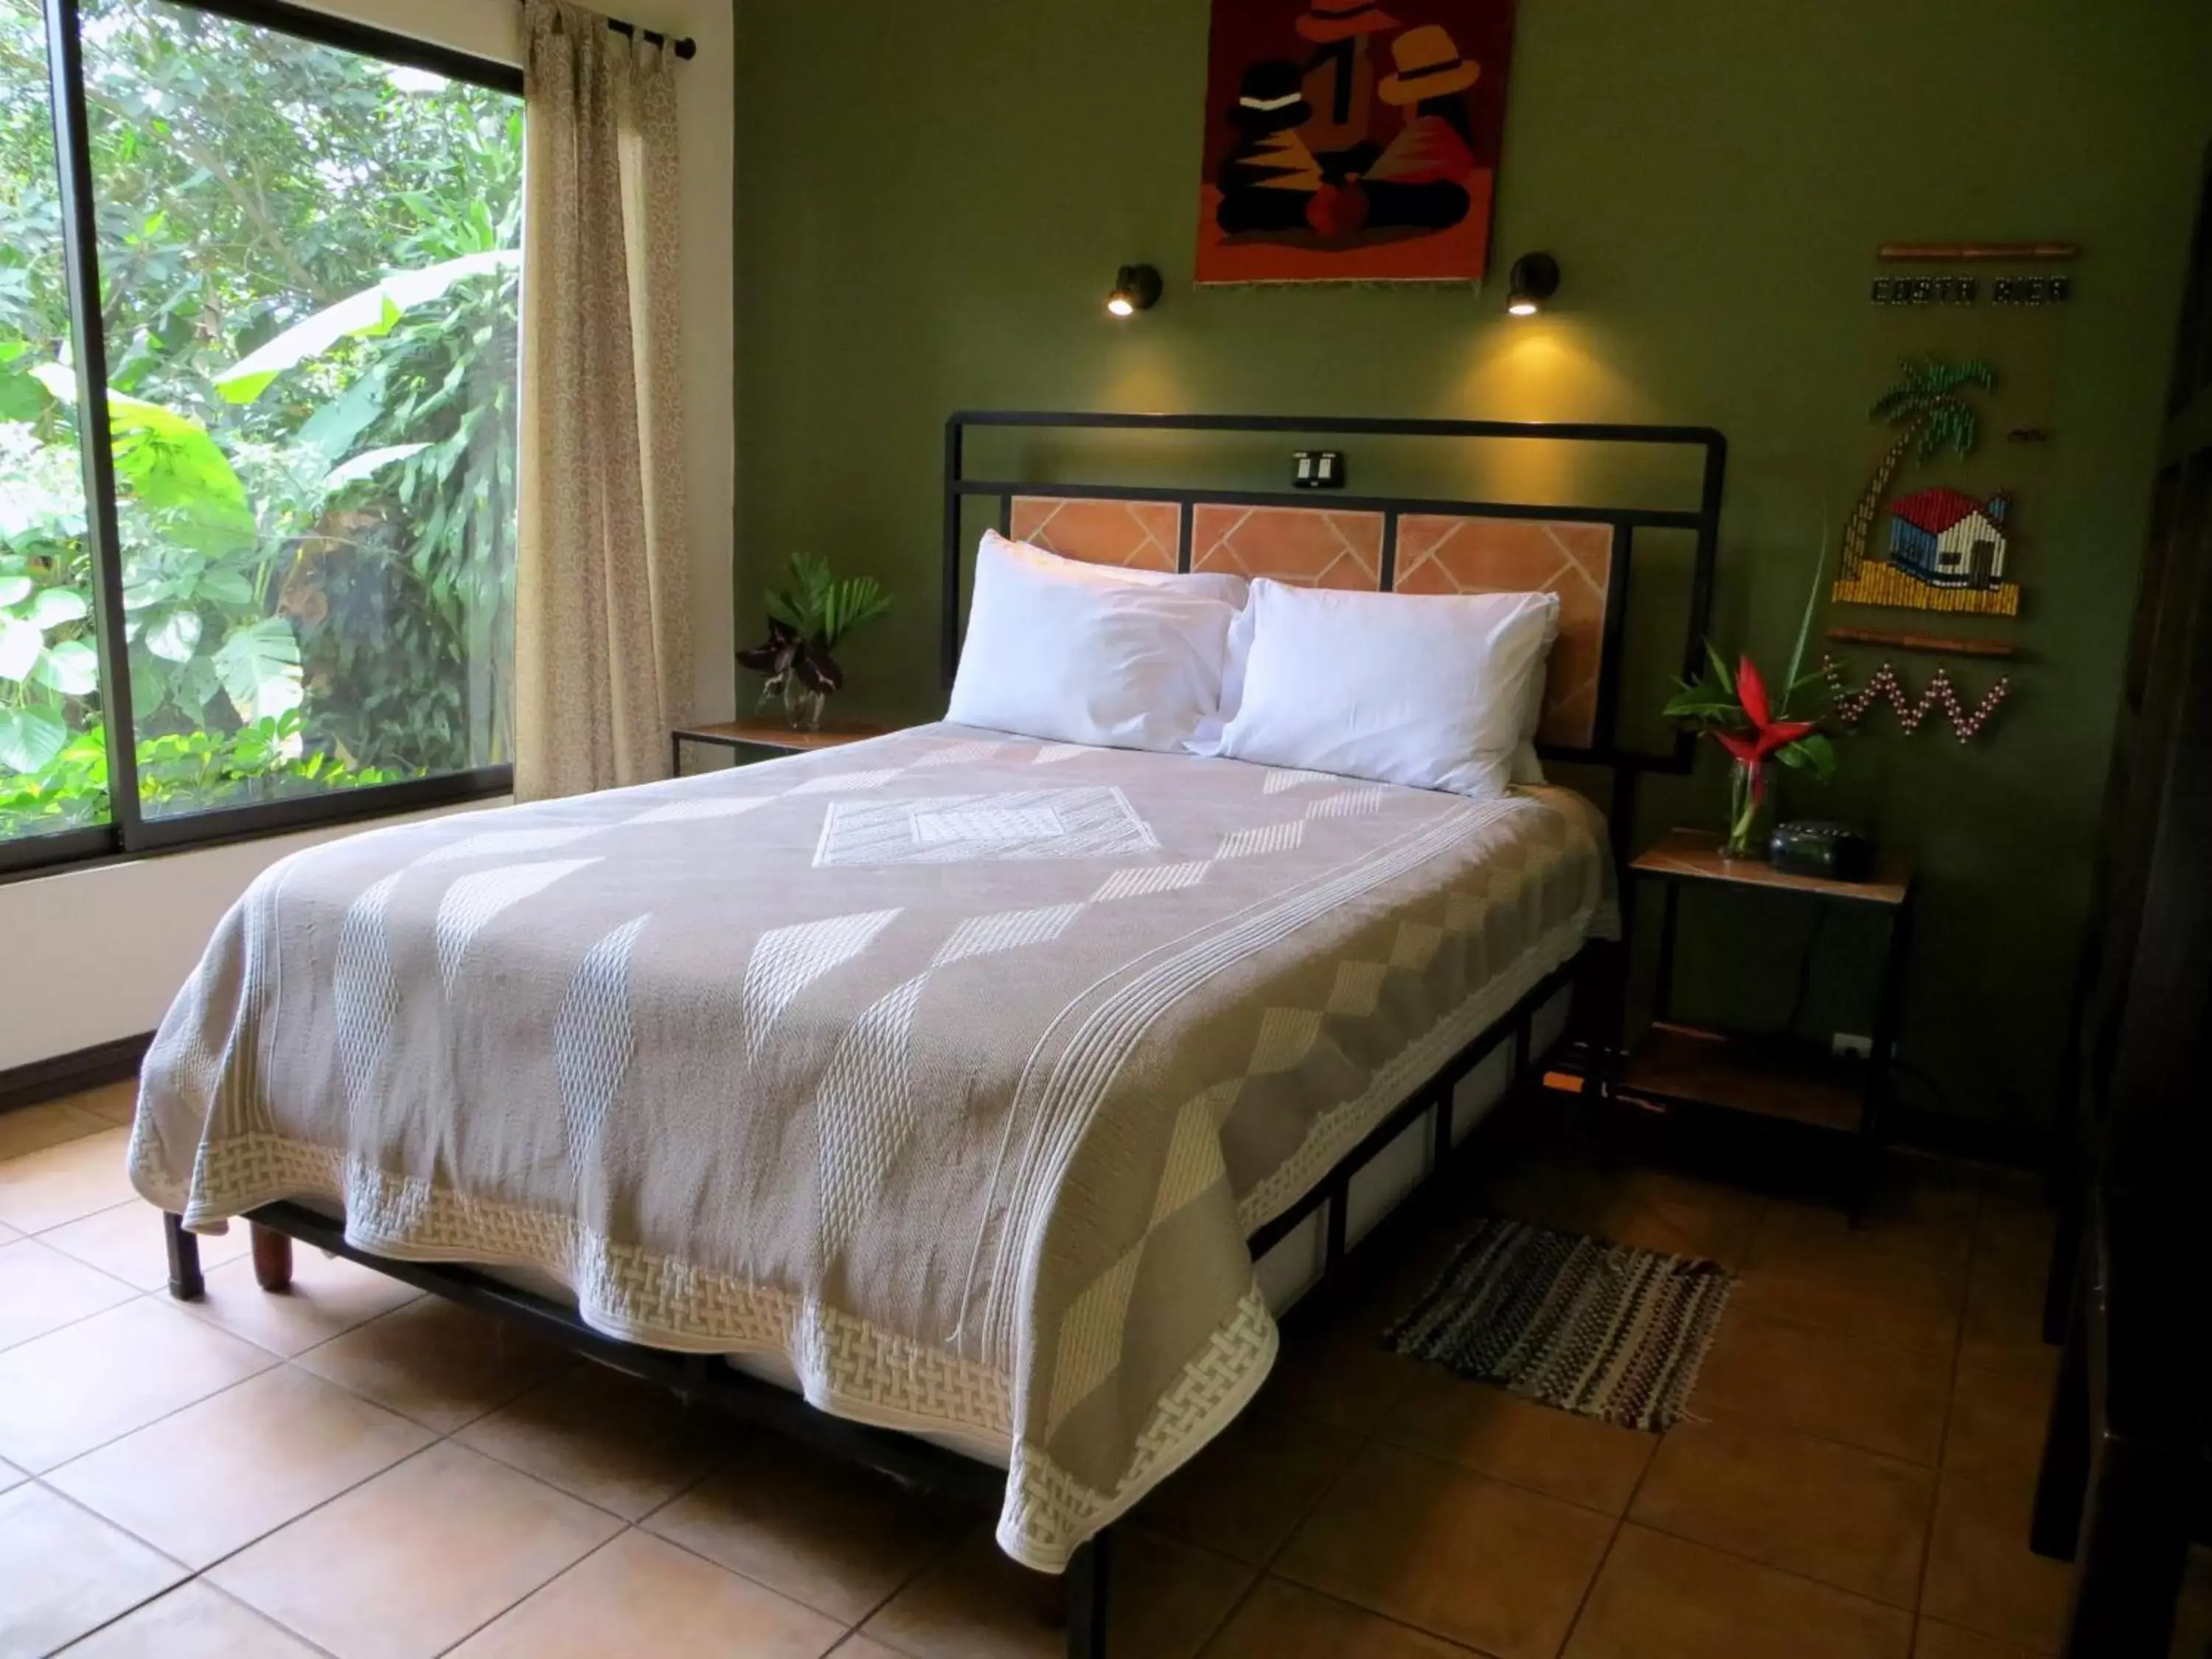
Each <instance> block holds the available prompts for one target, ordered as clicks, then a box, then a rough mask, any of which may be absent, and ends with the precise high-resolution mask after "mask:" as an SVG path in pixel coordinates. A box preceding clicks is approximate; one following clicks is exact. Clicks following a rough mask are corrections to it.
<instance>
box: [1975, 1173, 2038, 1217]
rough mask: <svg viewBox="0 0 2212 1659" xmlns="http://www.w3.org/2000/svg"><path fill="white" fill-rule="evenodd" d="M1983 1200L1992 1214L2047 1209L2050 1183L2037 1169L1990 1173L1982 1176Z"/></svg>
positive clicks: (1985, 1207) (1985, 1208) (1984, 1206)
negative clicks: (2004, 1211)
mask: <svg viewBox="0 0 2212 1659" xmlns="http://www.w3.org/2000/svg"><path fill="white" fill-rule="evenodd" d="M1982 1198H1983V1205H1982V1207H1983V1208H1984V1210H1989V1211H1999V1210H2045V1209H2047V1208H2048V1207H2049V1206H2050V1202H2051V1198H2050V1182H2048V1181H2047V1180H2046V1179H2045V1176H2043V1175H2042V1174H2040V1173H2039V1171H2037V1170H1990V1171H1988V1173H1987V1174H1985V1175H1984V1176H1983V1177H1982Z"/></svg>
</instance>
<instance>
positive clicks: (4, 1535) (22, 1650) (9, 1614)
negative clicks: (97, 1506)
mask: <svg viewBox="0 0 2212 1659" xmlns="http://www.w3.org/2000/svg"><path fill="white" fill-rule="evenodd" d="M184 1576H185V1570H184V1569H183V1568H182V1567H180V1566H179V1565H177V1564H176V1563H175V1562H173V1561H168V1560H164V1559H162V1558H161V1556H159V1555H156V1554H155V1553H154V1552H153V1551H152V1550H149V1549H148V1548H147V1547H145V1546H144V1545H143V1544H142V1543H140V1542H139V1541H137V1539H135V1538H131V1537H127V1536H125V1534H123V1533H120V1532H118V1531H117V1530H116V1529H115V1528H113V1527H111V1526H109V1525H108V1524H107V1523H106V1522H104V1521H100V1520H97V1519H95V1518H94V1517H93V1516H89V1515H87V1514H86V1513H85V1512H84V1511H83V1510H81V1509H79V1508H77V1507H76V1504H71V1503H70V1502H69V1501H68V1500H67V1499H66V1498H57V1497H56V1496H55V1495H54V1494H53V1493H52V1492H46V1491H44V1490H42V1489H41V1488H40V1487H38V1486H18V1487H16V1488H15V1491H13V1492H9V1493H7V1494H6V1495H5V1496H4V1497H0V1595H4V1597H5V1600H4V1601H0V1659H42V1656H44V1655H46V1654H49V1653H52V1652H53V1651H54V1650H56V1649H58V1648H60V1647H62V1646H64V1644H68V1643H70V1642H72V1641H74V1640H76V1638H78V1637H80V1636H82V1635H83V1634H84V1633H85V1632H87V1631H88V1630H91V1629H93V1628H94V1627H95V1626H100V1625H103V1624H106V1622H107V1621H108V1620H111V1619H112V1618H114V1617H115V1616H116V1615H117V1614H118V1613H124V1612H127V1611H128V1610H129V1609H130V1608H131V1607H136V1606H137V1604H138V1603H139V1602H141V1601H145V1600H146V1599H147V1598H148V1597H149V1596H151V1595H159V1594H161V1591H163V1590H165V1589H168V1587H169V1586H170V1585H172V1584H173V1583H176V1582H177V1581H178V1580H179V1579H180V1578H182V1577H184Z"/></svg>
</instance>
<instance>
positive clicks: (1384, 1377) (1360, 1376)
mask: <svg viewBox="0 0 2212 1659" xmlns="http://www.w3.org/2000/svg"><path fill="white" fill-rule="evenodd" d="M1384 1323H1386V1321H1384V1320H1381V1319H1376V1320H1372V1321H1369V1320H1366V1319H1364V1318H1362V1316H1359V1315H1358V1313H1357V1312H1353V1313H1351V1314H1348V1315H1347V1316H1346V1320H1345V1322H1344V1323H1343V1325H1342V1326H1341V1328H1337V1329H1333V1330H1328V1331H1325V1332H1324V1331H1314V1332H1306V1331H1298V1332H1296V1333H1294V1334H1290V1335H1287V1336H1285V1339H1284V1341H1283V1347H1282V1352H1281V1353H1280V1354H1279V1355H1278V1356H1277V1358H1276V1360H1275V1369H1274V1370H1273V1371H1272V1372H1271V1373H1270V1374H1269V1375H1268V1377H1267V1386H1266V1387H1265V1388H1264V1389H1262V1390H1261V1395H1260V1399H1261V1402H1262V1403H1264V1404H1265V1405H1267V1406H1268V1407H1271V1408H1273V1409H1274V1410H1277V1411H1285V1412H1289V1413H1291V1414H1292V1415H1293V1416H1297V1417H1304V1418H1310V1419H1312V1420H1313V1421H1315V1422H1316V1423H1325V1424H1327V1425H1328V1426H1329V1427H1331V1428H1334V1429H1343V1430H1345V1431H1347V1432H1350V1433H1352V1434H1365V1433H1366V1432H1367V1431H1369V1430H1370V1429H1372V1428H1373V1427H1374V1426H1375V1425H1376V1424H1377V1423H1379V1422H1381V1421H1382V1420H1383V1418H1384V1417H1385V1416H1387V1415H1388V1414H1389V1411H1390V1408H1391V1407H1393V1406H1395V1405H1396V1404H1397V1402H1398V1401H1399V1399H1400V1398H1401V1396H1402V1395H1404V1394H1405V1392H1406V1390H1407V1389H1409V1388H1411V1387H1412V1386H1413V1379H1414V1377H1415V1376H1418V1375H1419V1372H1420V1362H1419V1361H1418V1360H1414V1359H1409V1358H1407V1357H1406V1356H1405V1355H1403V1354H1401V1353H1394V1352H1391V1351H1390V1350H1389V1349H1388V1348H1385V1347H1384V1346H1383V1341H1382V1334H1383V1325H1384ZM1363 1325H1364V1326H1367V1327H1368V1328H1361V1327H1362V1326H1363Z"/></svg>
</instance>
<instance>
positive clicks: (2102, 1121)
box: [2033, 165, 2212, 1659]
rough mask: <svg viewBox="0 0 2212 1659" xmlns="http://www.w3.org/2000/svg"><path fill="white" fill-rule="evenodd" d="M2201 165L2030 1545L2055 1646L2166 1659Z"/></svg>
mask: <svg viewBox="0 0 2212 1659" xmlns="http://www.w3.org/2000/svg"><path fill="white" fill-rule="evenodd" d="M2207 848H2212V165H2208V167H2207V168H2206V173H2205V184H2204V193H2203V198H2202V200H2201V203H2200V205H2199V208H2198V211H2197V233H2196V244H2195V253H2194V256H2193V259H2192V263H2191V273H2190V277H2189V283H2188V287H2187V289H2186V298H2185V307H2184V312H2183V316H2182V321H2181V327H2180V330H2179V341H2178V344H2177V347H2176V349H2175V353H2174V368H2173V379H2172V396H2171V398H2170V400H2169V409H2168V419H2167V422H2166V430H2165V434H2164V436H2163V438H2162V440H2161V442H2160V454H2159V460H2158V471H2157V474H2156V478H2155V483H2154V489H2153V494H2152V509H2151V532H2150V539H2149V544H2148V547H2147V548H2146V549H2145V551H2144V555H2143V562H2142V571H2141V574H2140V575H2139V577H2138V581H2137V587H2136V610H2135V623H2134V628H2133V632H2132V635H2131V637H2130V643H2129V648H2128V656H2127V663H2126V667H2125V671H2124V674H2123V676H2122V680H2121V694H2120V709H2119V717H2118V730H2117V731H2116V732H2115V734H2114V739H2113V745H2112V769H2111V772H2110V774H2109V776H2108V779H2107V781H2106V793H2105V811H2104V817H2103V822H2102V824H2101V826H2100V833H2099V837H2098V851H2097V863H2096V868H2095V872H2094V880H2093V886H2092V902H2093V909H2092V912H2091V928H2090V934H2089V939H2088V941H2087V947H2086V950H2085V953H2084V959H2083V969H2082V981H2081V982H2082V994H2081V1003H2080V1010H2079V1013H2078V1017H2077V1021H2076V1027H2075V1042H2074V1054H2073V1060H2074V1073H2073V1079H2072V1081H2073V1084H2074V1087H2073V1089H2072V1091H2070V1099H2071V1103H2072V1104H2073V1105H2074V1107H2075V1115H2074V1118H2073V1121H2071V1122H2070V1123H2069V1125H2067V1126H2064V1133H2065V1138H2066V1139H2067V1141H2068V1142H2069V1143H2070V1150H2071V1156H2070V1158H2069V1159H2068V1160H2067V1162H2066V1164H2065V1167H2064V1168H2063V1170H2062V1171H2061V1176H2060V1180H2059V1188H2060V1197H2061V1200H2062V1212H2061V1213H2062V1225H2061V1228H2060V1238H2059V1246H2058V1249H2057V1251H2056V1252H2055V1255H2054V1261H2053V1263H2052V1272H2051V1296H2050V1297H2049V1306H2048V1311H2049V1312H2050V1313H2051V1315H2054V1316H2057V1317H2056V1318H2054V1319H2052V1320H2050V1321H2047V1324H2051V1325H2055V1326H2056V1328H2057V1329H2056V1330H2054V1331H2051V1332H2047V1334H2059V1333H2062V1332H2063V1336H2064V1339H2065V1342H2066V1353H2065V1358H2064V1362H2063V1366H2062V1368H2061V1374H2060V1383H2059V1388H2058V1390H2057V1395H2056V1397H2055V1399H2054V1400H2053V1401H2052V1404H2051V1423H2050V1429H2049V1432H2048V1434H2047V1436H2046V1437H2045V1446H2044V1459H2043V1470H2042V1478H2041V1480H2040V1481H2039V1486H2038V1491H2037V1494H2036V1498H2037V1501H2036V1513H2035V1524H2034V1535H2033V1543H2034V1545H2035V1547H2036V1548H2037V1549H2039V1550H2040V1551H2042V1552H2043V1553H2045V1554H2049V1555H2055V1556H2059V1557H2062V1558H2066V1557H2070V1558H2071V1559H2073V1561H2074V1564H2075V1571H2074V1591H2073V1600H2072V1604H2071V1607H2070V1608H2069V1614H2068V1629H2067V1634H2066V1642H2065V1647H2064V1653H2065V1656H2066V1659H2089V1656H2092V1655H2095V1656H2098V1659H2154V1656H2155V1659H2164V1656H2165V1655H2166V1651H2167V1647H2168V1644H2169V1643H2170V1642H2171V1640H2172V1624H2173V1615H2174V1603H2175V1601H2176V1600H2177V1598H2178V1596H2179V1589H2180V1583H2181V1579H2182V1573H2183V1563H2184V1559H2185V1553H2186V1551H2187V1547H2188V1544H2189V1542H2190V1541H2191V1538H2192V1537H2197V1538H2203V1537H2204V1536H2205V1535H2206V1530H2207V1528H2206V1522H2207V1518H2208V1516H2212V1320H2208V1318H2207V1316H2206V1313H2205V1291H2204V1285H2205V1273H2206V1271H2207V1269H2208V1268H2212V1245H2208V1243H2207V1240H2208V1233H2207V1231H2206V1228H2205V1225H2204V1210H2205V1206H2206V1198H2207V1194H2206V1183H2207V1179H2208V1176H2212V1109H2208V1108H2207V1105H2206V1101H2207V1098H2208V1095H2207V1090H2206V1084H2205V1079H2207V1077H2208V1076H2212V867H2209V866H2212V859H2208V854H2207Z"/></svg>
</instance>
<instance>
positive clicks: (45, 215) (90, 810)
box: [0, 0, 107, 856]
mask: <svg viewBox="0 0 2212 1659" xmlns="http://www.w3.org/2000/svg"><path fill="white" fill-rule="evenodd" d="M58 178H59V174H58V170H57V169H56V167H55V165H54V130H53V121H52V114H51V106H50V104H49V100H48V98H47V94H46V22H45V20H44V19H43V18H42V17H41V16H40V12H39V9H38V7H37V5H36V4H34V3H33V0H0V837H9V838H16V839H26V840H27V839H32V838H35V839H36V840H37V841H38V842H40V844H41V845H40V848H39V849H38V850H40V851H51V852H54V853H57V854H61V855H64V856H65V855H67V854H69V853H70V852H71V851H84V850H89V849H94V848H98V847H100V845H102V844H104V842H105V840H106V837H105V836H104V834H100V833H95V834H94V836H90V837H87V836H83V835H82V834H77V835H72V834H70V832H71V831H82V830H83V829H86V828H88V827H89V826H96V825H100V824H104V823H106V821H107V800H106V790H105V788H104V787H102V781H104V779H105V776H106V762H105V758H104V755H103V750H102V745H101V734H100V671H99V660H100V656H99V652H98V650H97V648H96V647H95V646H94V621H93V597H94V594H93V572H92V560H91V556H90V552H89V548H88V541H87V538H86V535H85V510H84V501H85V497H84V475H83V468H82V462H81V460H80V459H79V455H78V451H77V445H76V422H74V421H73V420H72V419H71V418H70V410H69V407H68V405H67V404H66V403H64V401H63V400H61V399H58V398H55V397H54V396H53V395H52V393H51V392H49V391H48V390H47V386H46V380H43V379H42V378H41V371H43V370H47V369H48V368H49V366H50V365H52V364H55V363H57V362H60V361H62V360H63V359H64V358H65V357H66V356H68V353H69V348H70V320H69V319H70V310H69V281H68V277H69V271H68V262H67V259H66V258H65V257H64V250H63V246H62V204H61V191H60V186H59V184H58ZM40 783H45V784H46V786H47V787H45V788H44V789H41V788H40V787H38V786H39V785H40Z"/></svg>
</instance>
